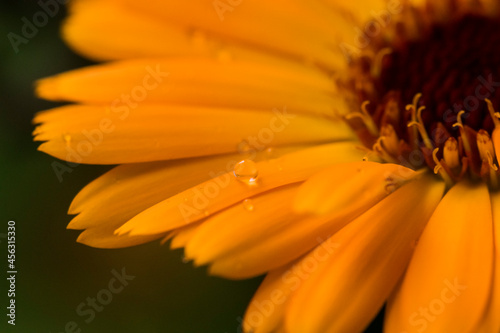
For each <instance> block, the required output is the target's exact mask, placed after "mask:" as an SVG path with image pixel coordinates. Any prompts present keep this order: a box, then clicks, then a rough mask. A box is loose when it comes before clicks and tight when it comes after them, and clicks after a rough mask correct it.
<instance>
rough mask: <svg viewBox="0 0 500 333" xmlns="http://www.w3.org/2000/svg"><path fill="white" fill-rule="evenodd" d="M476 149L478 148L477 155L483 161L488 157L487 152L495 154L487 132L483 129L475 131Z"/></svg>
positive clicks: (491, 154)
mask: <svg viewBox="0 0 500 333" xmlns="http://www.w3.org/2000/svg"><path fill="white" fill-rule="evenodd" d="M476 142H477V149H478V150H479V155H480V156H481V160H482V161H484V160H486V159H488V154H489V155H490V156H491V157H493V156H495V150H494V148H493V142H492V141H491V139H490V136H489V134H488V132H486V131H485V130H480V131H479V132H478V133H477V139H476Z"/></svg>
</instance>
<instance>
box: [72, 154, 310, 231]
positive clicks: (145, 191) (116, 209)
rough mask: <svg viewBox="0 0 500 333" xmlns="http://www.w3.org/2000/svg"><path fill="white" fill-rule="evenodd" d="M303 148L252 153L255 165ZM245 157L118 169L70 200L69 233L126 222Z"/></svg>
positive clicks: (121, 167)
mask: <svg viewBox="0 0 500 333" xmlns="http://www.w3.org/2000/svg"><path fill="white" fill-rule="evenodd" d="M299 149H303V147H300V146H299V147H293V146H292V147H286V148H273V149H272V150H271V151H262V152H252V153H251V155H252V156H251V157H252V159H253V160H255V161H262V160H266V159H269V158H270V156H273V157H274V158H276V157H279V156H282V155H284V154H286V153H290V152H293V151H297V150H299ZM245 156H247V154H243V153H242V154H232V155H221V156H211V157H202V158H193V159H187V160H178V161H161V162H150V163H139V164H125V165H120V166H118V167H116V168H114V169H112V170H110V171H109V172H107V173H105V174H104V175H102V176H101V177H99V178H97V179H95V180H94V181H92V182H91V183H90V184H88V185H87V186H85V187H84V188H83V189H82V190H81V191H80V192H79V193H78V195H77V196H76V197H75V199H73V202H72V203H71V206H70V208H69V214H78V215H77V216H76V217H74V218H73V220H72V221H71V222H70V224H69V225H68V228H69V229H86V228H96V227H99V226H101V225H105V224H110V223H112V224H113V225H114V226H116V227H118V226H120V225H122V224H124V223H125V222H127V221H128V220H129V219H131V218H132V217H134V216H135V215H137V214H138V213H140V212H142V211H143V210H145V209H147V208H149V207H151V206H153V205H154V204H156V203H158V202H161V201H162V200H165V199H166V198H168V197H171V196H173V195H176V194H177V193H179V192H182V191H184V190H186V189H188V188H191V187H193V186H195V185H197V184H200V183H202V182H204V181H206V180H209V179H211V178H212V177H215V176H217V175H219V174H221V173H225V172H228V171H230V170H232V168H233V166H234V164H235V163H236V162H237V161H239V160H240V159H241V158H243V157H245Z"/></svg>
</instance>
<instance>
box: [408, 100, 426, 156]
mask: <svg viewBox="0 0 500 333" xmlns="http://www.w3.org/2000/svg"><path fill="white" fill-rule="evenodd" d="M421 97H422V93H418V94H416V95H415V96H414V97H413V103H412V104H408V105H407V106H406V110H407V111H410V110H411V122H410V123H413V122H417V105H418V102H419V101H420V98H421ZM412 131H413V133H412V134H413V138H415V140H414V141H413V142H412V143H411V144H412V146H413V149H418V142H417V137H418V129H417V128H416V127H412Z"/></svg>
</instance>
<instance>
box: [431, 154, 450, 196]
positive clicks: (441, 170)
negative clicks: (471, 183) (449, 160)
mask: <svg viewBox="0 0 500 333" xmlns="http://www.w3.org/2000/svg"><path fill="white" fill-rule="evenodd" d="M438 151H439V148H436V149H434V150H433V151H432V159H433V160H434V163H436V167H435V168H434V173H435V174H436V175H437V174H438V173H439V175H440V176H441V178H443V180H444V182H445V183H446V185H448V187H451V186H452V185H453V180H452V179H451V177H450V175H449V174H448V173H447V172H446V170H445V169H444V168H443V165H442V164H441V161H440V160H439V159H438V158H437V153H438Z"/></svg>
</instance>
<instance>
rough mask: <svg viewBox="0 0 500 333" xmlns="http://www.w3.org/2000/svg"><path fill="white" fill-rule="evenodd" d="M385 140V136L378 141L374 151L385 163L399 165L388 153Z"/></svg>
mask: <svg viewBox="0 0 500 333" xmlns="http://www.w3.org/2000/svg"><path fill="white" fill-rule="evenodd" d="M384 139H385V137H383V136H382V137H380V138H378V139H377V142H375V144H374V145H373V151H374V152H375V153H377V154H378V155H379V156H380V157H381V158H382V159H383V160H384V161H386V162H389V163H394V164H398V163H399V162H398V161H397V160H396V159H395V158H394V157H392V156H391V154H389V153H388V152H387V149H385V147H384Z"/></svg>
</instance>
